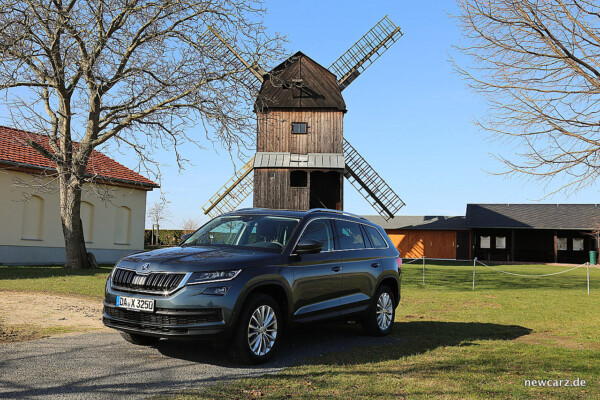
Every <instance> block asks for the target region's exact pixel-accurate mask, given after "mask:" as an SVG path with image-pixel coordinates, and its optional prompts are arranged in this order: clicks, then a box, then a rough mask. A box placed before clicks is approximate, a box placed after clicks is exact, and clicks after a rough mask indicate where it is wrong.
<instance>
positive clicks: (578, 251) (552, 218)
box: [466, 204, 600, 263]
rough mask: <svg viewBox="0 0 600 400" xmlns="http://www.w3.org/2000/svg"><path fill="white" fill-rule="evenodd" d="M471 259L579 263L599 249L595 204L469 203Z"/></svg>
mask: <svg viewBox="0 0 600 400" xmlns="http://www.w3.org/2000/svg"><path fill="white" fill-rule="evenodd" d="M466 225H467V227H468V228H469V229H471V232H472V236H473V256H474V257H477V258H479V259H480V260H490V261H525V262H554V263H556V262H559V263H584V262H586V261H588V260H589V251H591V250H597V249H598V236H597V233H598V231H599V230H600V207H599V206H598V205H597V204H468V205H467V217H466Z"/></svg>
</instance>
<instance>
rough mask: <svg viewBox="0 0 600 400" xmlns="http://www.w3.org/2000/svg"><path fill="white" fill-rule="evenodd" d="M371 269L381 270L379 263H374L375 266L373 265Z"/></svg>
mask: <svg viewBox="0 0 600 400" xmlns="http://www.w3.org/2000/svg"><path fill="white" fill-rule="evenodd" d="M371 267H373V268H379V263H373V264H371Z"/></svg>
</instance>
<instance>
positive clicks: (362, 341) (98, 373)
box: [0, 325, 398, 400]
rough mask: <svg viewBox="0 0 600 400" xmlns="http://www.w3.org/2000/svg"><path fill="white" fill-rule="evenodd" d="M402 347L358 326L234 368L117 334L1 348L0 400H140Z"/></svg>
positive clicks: (174, 346) (310, 334) (291, 344)
mask: <svg viewBox="0 0 600 400" xmlns="http://www.w3.org/2000/svg"><path fill="white" fill-rule="evenodd" d="M395 342H398V339H394V338H372V337H367V336H364V335H361V334H360V331H359V329H358V327H357V326H351V325H331V326H327V327H325V328H323V329H322V328H321V327H318V328H317V329H316V328H315V326H313V327H308V328H303V329H301V330H298V331H297V332H295V333H294V334H292V335H290V337H288V339H287V340H286V341H285V342H284V343H283V346H282V348H281V349H280V351H279V353H278V354H277V355H276V357H275V359H274V361H272V362H270V363H267V364H265V365H261V366H253V367H246V366H240V365H236V364H234V363H233V362H231V361H229V359H228V358H227V357H225V356H224V355H223V353H224V351H218V350H214V349H213V348H212V347H211V346H210V345H208V344H202V343H195V342H170V341H161V342H160V343H159V344H158V345H157V346H156V347H140V346H134V345H132V344H129V343H127V342H125V341H124V340H123V339H122V338H121V336H120V335H119V334H118V333H116V332H112V331H111V332H97V333H87V334H79V335H69V336H62V337H54V338H48V339H40V340H33V341H28V342H21V343H9V344H5V345H0V399H4V398H6V399H12V398H15V399H16V398H18V399H49V400H53V399H86V400H87V399H138V398H146V397H148V396H151V395H156V394H165V393H172V392H177V391H181V390H184V389H192V388H198V387H200V386H202V385H206V384H210V383H214V382H215V381H217V380H231V379H238V378H241V377H249V376H258V375H263V374H265V373H273V372H276V371H279V370H280V369H281V368H283V367H285V366H289V365H293V364H296V363H299V362H302V360H304V359H306V358H309V357H314V356H318V355H321V354H324V353H329V352H334V351H340V350H347V349H350V348H352V347H356V346H365V345H367V346H369V345H383V344H390V343H395Z"/></svg>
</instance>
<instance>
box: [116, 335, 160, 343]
mask: <svg viewBox="0 0 600 400" xmlns="http://www.w3.org/2000/svg"><path fill="white" fill-rule="evenodd" d="M121 336H123V339H125V340H126V341H128V342H129V343H132V344H136V345H138V346H151V345H153V344H156V343H157V342H158V341H159V340H160V338H157V337H154V336H144V335H139V334H137V333H129V332H121Z"/></svg>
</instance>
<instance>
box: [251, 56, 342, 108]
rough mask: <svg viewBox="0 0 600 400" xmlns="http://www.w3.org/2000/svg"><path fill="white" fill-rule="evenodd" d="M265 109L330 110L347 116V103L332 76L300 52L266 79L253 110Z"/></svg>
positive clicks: (276, 68)
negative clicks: (335, 110)
mask: <svg viewBox="0 0 600 400" xmlns="http://www.w3.org/2000/svg"><path fill="white" fill-rule="evenodd" d="M265 108H270V109H273V108H330V109H337V110H340V111H343V112H346V103H344V98H343V97H342V92H341V90H340V88H339V86H338V84H337V79H336V77H335V75H334V74H332V73H331V72H330V71H329V70H328V69H327V68H324V67H323V66H321V65H319V64H318V63H317V62H315V61H314V60H313V59H311V58H310V57H307V56H306V55H305V54H304V53H302V52H300V51H299V52H297V53H296V54H294V55H293V56H291V57H290V58H288V59H287V60H285V61H284V62H282V63H281V64H279V65H278V66H277V67H275V68H273V70H272V71H270V72H269V73H267V74H266V75H265V77H264V82H263V84H262V87H261V89H260V92H259V94H258V98H257V100H256V102H255V104H254V109H255V111H265Z"/></svg>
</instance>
